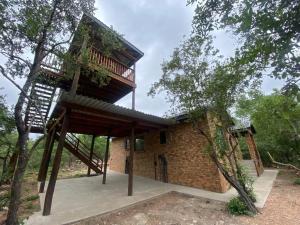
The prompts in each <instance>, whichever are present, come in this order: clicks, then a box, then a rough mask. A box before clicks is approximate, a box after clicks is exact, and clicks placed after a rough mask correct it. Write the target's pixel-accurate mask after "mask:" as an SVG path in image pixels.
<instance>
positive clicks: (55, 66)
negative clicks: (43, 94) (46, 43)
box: [42, 48, 135, 82]
mask: <svg viewBox="0 0 300 225" xmlns="http://www.w3.org/2000/svg"><path fill="white" fill-rule="evenodd" d="M89 62H90V63H91V64H92V65H93V66H96V67H98V66H100V67H103V68H105V69H107V70H108V71H109V72H111V73H113V74H115V75H118V76H121V77H124V78H125V79H127V80H130V81H132V82H134V76H135V73H134V72H135V71H134V70H133V69H132V68H129V67H127V66H126V65H124V64H122V63H121V62H118V61H117V60H115V59H112V58H109V57H107V56H104V55H103V54H102V53H101V52H99V51H98V50H96V49H95V48H91V49H90V54H89ZM62 66H63V63H62V61H61V60H60V59H59V58H58V57H57V56H55V55H54V54H49V55H47V56H46V57H45V58H44V60H43V61H42V67H44V68H46V69H48V70H51V71H52V72H55V73H61V72H62Z"/></svg>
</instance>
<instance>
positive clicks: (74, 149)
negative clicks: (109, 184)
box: [55, 133, 103, 174]
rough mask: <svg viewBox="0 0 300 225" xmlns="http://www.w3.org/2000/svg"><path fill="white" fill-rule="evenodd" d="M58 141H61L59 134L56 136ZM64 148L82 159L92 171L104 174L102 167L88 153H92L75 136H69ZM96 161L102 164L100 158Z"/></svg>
mask: <svg viewBox="0 0 300 225" xmlns="http://www.w3.org/2000/svg"><path fill="white" fill-rule="evenodd" d="M55 138H56V140H59V133H57V134H56V135H55ZM64 147H65V148H66V149H67V150H68V151H69V152H71V153H72V154H73V155H74V156H76V157H77V158H78V159H80V160H81V161H82V162H83V163H84V164H86V165H87V166H89V167H90V168H91V169H92V170H94V171H95V172H96V173H98V174H102V173H103V172H102V167H101V165H99V164H97V163H96V162H95V161H94V160H95V154H94V159H92V160H90V155H89V153H88V152H87V150H88V151H90V150H89V149H88V148H87V147H85V145H84V144H83V143H82V142H81V141H80V140H79V139H78V138H77V137H76V136H75V135H73V134H67V136H66V139H65V142H64ZM96 161H99V162H102V160H101V159H100V158H97V159H96Z"/></svg>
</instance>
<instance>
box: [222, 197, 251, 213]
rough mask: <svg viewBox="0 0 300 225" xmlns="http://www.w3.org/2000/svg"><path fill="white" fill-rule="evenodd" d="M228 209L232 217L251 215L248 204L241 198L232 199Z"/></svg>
mask: <svg viewBox="0 0 300 225" xmlns="http://www.w3.org/2000/svg"><path fill="white" fill-rule="evenodd" d="M227 209H228V211H229V213H230V214H232V215H237V216H239V215H251V212H249V210H248V208H247V206H246V204H245V203H244V202H243V200H241V198H240V197H235V198H233V199H231V200H230V201H229V202H228V204H227Z"/></svg>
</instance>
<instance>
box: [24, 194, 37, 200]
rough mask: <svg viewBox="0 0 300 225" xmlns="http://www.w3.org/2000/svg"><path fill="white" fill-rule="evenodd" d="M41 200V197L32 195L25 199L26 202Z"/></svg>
mask: <svg viewBox="0 0 300 225" xmlns="http://www.w3.org/2000/svg"><path fill="white" fill-rule="evenodd" d="M38 198H39V195H31V196H28V197H26V198H25V201H34V200H37V199H38Z"/></svg>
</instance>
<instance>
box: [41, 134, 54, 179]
mask: <svg viewBox="0 0 300 225" xmlns="http://www.w3.org/2000/svg"><path fill="white" fill-rule="evenodd" d="M51 136H52V132H49V133H48V134H47V139H46V142H45V147H44V152H43V157H42V161H41V165H40V170H39V175H38V181H41V177H42V174H43V173H44V170H45V165H46V157H47V153H48V151H49V147H50V140H51Z"/></svg>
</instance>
